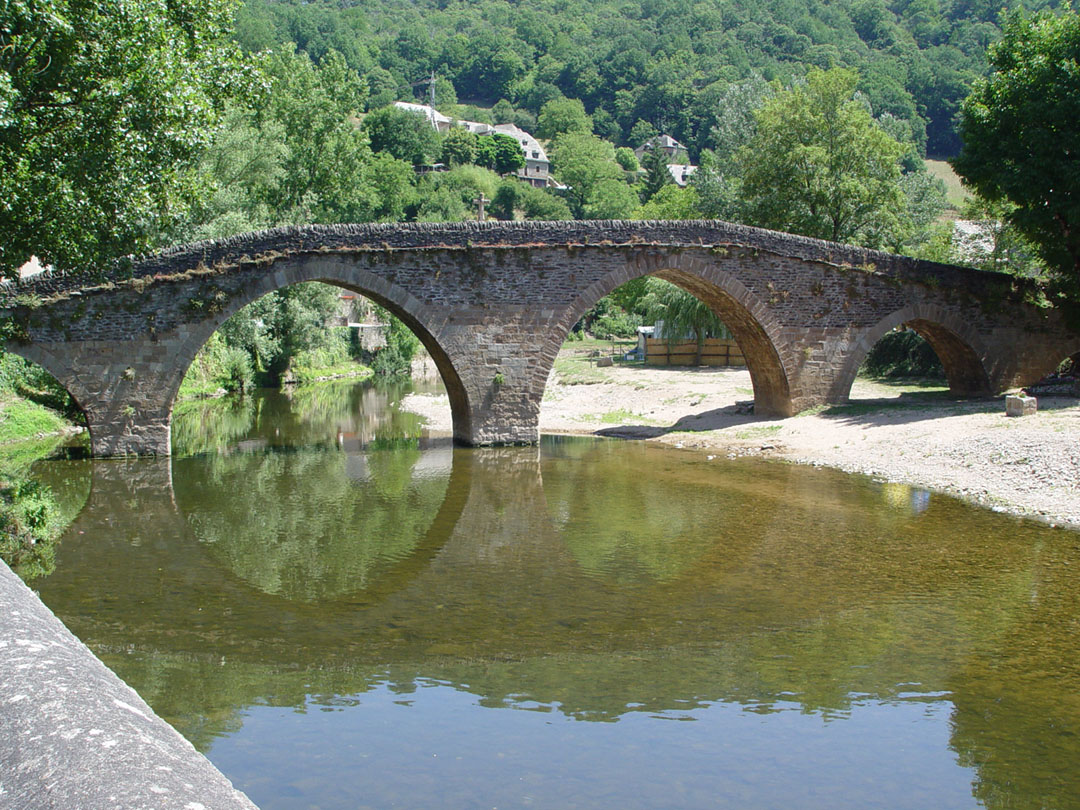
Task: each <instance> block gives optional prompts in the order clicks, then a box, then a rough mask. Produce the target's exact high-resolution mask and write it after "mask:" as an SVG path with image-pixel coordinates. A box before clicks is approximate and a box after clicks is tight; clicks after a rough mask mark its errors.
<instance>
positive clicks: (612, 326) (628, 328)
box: [592, 312, 641, 340]
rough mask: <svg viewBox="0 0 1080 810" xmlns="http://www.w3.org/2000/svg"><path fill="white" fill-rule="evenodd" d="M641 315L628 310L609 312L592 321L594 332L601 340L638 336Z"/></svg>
mask: <svg viewBox="0 0 1080 810" xmlns="http://www.w3.org/2000/svg"><path fill="white" fill-rule="evenodd" d="M639 326H641V316H639V315H634V314H632V313H628V312H609V313H606V314H604V315H601V316H600V317H599V318H597V319H596V320H595V321H593V323H592V333H593V335H594V336H596V337H598V338H600V339H601V340H611V339H613V338H634V337H637V328H638V327H639Z"/></svg>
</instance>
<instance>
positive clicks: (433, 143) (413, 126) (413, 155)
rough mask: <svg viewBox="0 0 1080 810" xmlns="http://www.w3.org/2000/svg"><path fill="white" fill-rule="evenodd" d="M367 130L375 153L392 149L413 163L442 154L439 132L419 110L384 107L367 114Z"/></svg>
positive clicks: (365, 129) (365, 123)
mask: <svg viewBox="0 0 1080 810" xmlns="http://www.w3.org/2000/svg"><path fill="white" fill-rule="evenodd" d="M363 128H364V131H365V132H366V133H367V134H368V138H370V140H371V148H372V150H373V151H375V152H389V153H390V154H391V155H393V156H394V157H396V158H397V159H398V160H405V161H408V162H409V163H412V164H413V165H419V164H421V163H428V162H430V161H431V159H432V158H434V157H435V156H436V155H437V154H438V153H439V134H438V133H437V132H436V131H435V129H434V128H433V127H432V126H431V122H430V121H428V120H427V119H426V118H424V116H423V115H421V114H419V113H414V112H409V111H408V110H400V109H398V108H397V107H383V108H382V109H381V110H373V111H372V112H369V113H368V114H367V115H366V116H365V117H364V123H363Z"/></svg>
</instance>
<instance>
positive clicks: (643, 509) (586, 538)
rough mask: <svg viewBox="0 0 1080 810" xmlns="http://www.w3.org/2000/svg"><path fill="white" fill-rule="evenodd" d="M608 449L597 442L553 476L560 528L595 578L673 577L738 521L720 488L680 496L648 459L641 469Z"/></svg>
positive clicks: (548, 490) (552, 504)
mask: <svg viewBox="0 0 1080 810" xmlns="http://www.w3.org/2000/svg"><path fill="white" fill-rule="evenodd" d="M607 450H608V448H606V447H604V446H599V447H598V446H596V445H594V446H593V450H592V453H591V454H590V455H589V456H588V457H584V458H578V459H575V460H573V461H572V462H571V463H568V464H567V463H563V464H560V465H559V471H558V472H559V474H558V475H546V476H545V479H546V480H545V486H544V494H545V496H546V499H547V504H548V512H549V514H550V515H551V520H552V523H553V524H554V526H555V528H556V529H557V530H558V531H559V533H560V534H561V535H562V537H563V539H564V542H565V543H566V546H567V548H568V549H569V550H570V552H571V554H573V556H574V559H576V560H577V562H578V564H579V565H580V566H581V567H582V569H584V570H585V571H586V572H588V573H589V574H591V575H595V576H601V577H604V578H605V579H611V580H614V581H618V582H632V581H635V580H648V581H666V580H670V579H672V578H674V577H676V576H678V575H679V574H680V573H682V572H683V571H685V570H686V569H687V568H688V567H690V566H692V565H693V564H694V563H695V562H696V561H697V560H698V559H699V558H700V557H701V556H702V555H703V554H705V553H706V551H708V550H709V549H711V548H712V547H714V546H715V545H716V544H717V542H718V538H719V537H721V536H722V534H723V532H722V529H723V527H724V526H725V525H726V524H728V523H729V522H730V521H731V520H733V519H737V517H738V515H737V513H736V512H734V511H733V509H732V504H730V503H726V502H725V501H723V500H717V499H716V498H714V497H712V496H713V495H714V494H715V492H714V487H711V486H694V485H693V484H692V483H691V484H689V485H688V486H687V487H686V488H682V489H681V490H680V491H678V492H677V493H675V494H676V497H672V493H671V491H670V490H669V488H668V487H667V486H666V485H665V484H666V482H665V481H663V480H662V479H660V478H658V477H657V476H656V475H655V474H653V473H654V472H655V471H652V470H650V469H648V467H647V466H644V465H645V464H647V460H646V457H645V456H642V457H641V458H640V461H641V462H642V466H639V465H636V464H634V463H632V462H631V463H627V459H626V457H625V456H626V454H625V453H623V454H620V457H614V456H612V454H611V453H609V452H607ZM608 460H611V461H612V463H607V464H605V461H608ZM555 463H556V462H555V461H554V460H553V461H552V462H550V464H549V466H552V465H554V464H555ZM597 467H598V469H597Z"/></svg>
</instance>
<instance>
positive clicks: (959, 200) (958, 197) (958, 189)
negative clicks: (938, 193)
mask: <svg viewBox="0 0 1080 810" xmlns="http://www.w3.org/2000/svg"><path fill="white" fill-rule="evenodd" d="M926 170H927V171H928V172H930V174H932V175H933V176H934V177H939V178H941V179H942V180H943V181H945V199H946V200H947V201H948V203H949V205H951V206H952V207H953V208H955V209H956V210H957V211H959V210H960V208H961V207H962V206H963V204H964V201H965V200H967V199H968V198H969V197H970V196H971V192H970V191H968V190H967V189H966V188H964V185H963V184H962V183H961V182H960V178H959V176H958V175H957V174H956V172H954V171H953V167H952V166H950V165H949V164H948V162H947V161H944V160H927V161H926Z"/></svg>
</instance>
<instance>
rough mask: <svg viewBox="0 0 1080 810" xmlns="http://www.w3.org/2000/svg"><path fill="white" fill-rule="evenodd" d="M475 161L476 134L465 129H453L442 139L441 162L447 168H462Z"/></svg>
mask: <svg viewBox="0 0 1080 810" xmlns="http://www.w3.org/2000/svg"><path fill="white" fill-rule="evenodd" d="M475 160H476V133H474V132H470V131H469V130H467V129H465V127H454V128H452V129H451V130H450V131H449V132H447V133H446V135H445V136H444V137H443V142H442V162H443V163H445V164H446V165H447V166H464V165H465V164H466V163H473V162H475Z"/></svg>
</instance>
